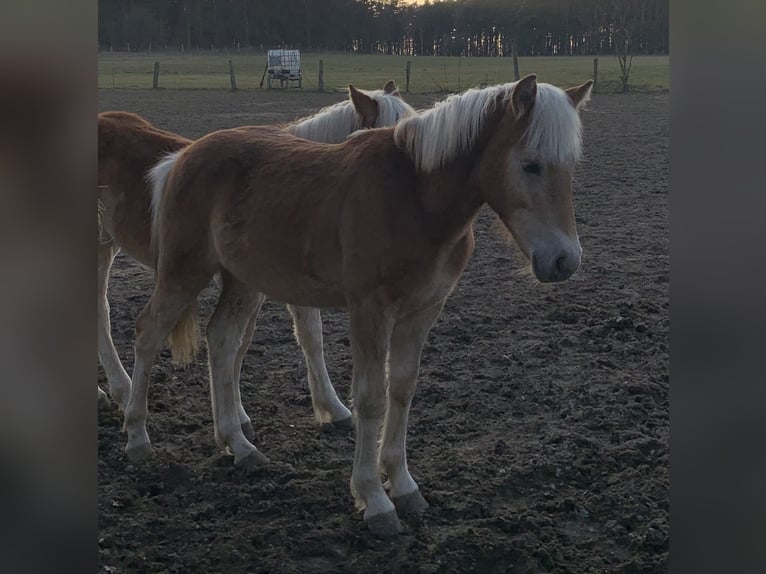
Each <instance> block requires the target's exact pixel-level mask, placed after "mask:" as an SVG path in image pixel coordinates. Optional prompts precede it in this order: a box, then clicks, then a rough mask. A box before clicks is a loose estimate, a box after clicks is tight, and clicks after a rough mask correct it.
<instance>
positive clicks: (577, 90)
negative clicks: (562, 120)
mask: <svg viewBox="0 0 766 574" xmlns="http://www.w3.org/2000/svg"><path fill="white" fill-rule="evenodd" d="M564 91H565V92H566V93H567V96H569V99H570V100H572V104H574V107H575V109H576V110H579V109H580V108H581V107H583V106H584V105H585V104H587V103H588V101H589V100H590V94H591V92H592V91H593V80H588V81H587V82H585V83H584V84H580V85H579V86H575V87H574V88H567V89H566V90H564Z"/></svg>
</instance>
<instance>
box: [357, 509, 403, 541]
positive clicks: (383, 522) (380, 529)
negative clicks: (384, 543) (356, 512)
mask: <svg viewBox="0 0 766 574" xmlns="http://www.w3.org/2000/svg"><path fill="white" fill-rule="evenodd" d="M365 522H366V523H367V528H368V529H369V531H370V533H371V534H372V535H373V536H375V537H376V538H392V537H394V536H396V535H397V534H399V533H400V532H401V531H402V523H401V522H399V517H398V516H397V515H396V511H395V510H392V511H390V512H384V513H382V514H376V515H375V516H371V517H370V518H366V519H365Z"/></svg>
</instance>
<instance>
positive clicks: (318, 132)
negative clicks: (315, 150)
mask: <svg viewBox="0 0 766 574" xmlns="http://www.w3.org/2000/svg"><path fill="white" fill-rule="evenodd" d="M359 91H360V92H363V93H365V94H367V95H368V96H370V98H372V99H373V100H374V101H375V102H376V103H377V104H378V117H377V120H376V121H375V127H376V128H378V127H383V126H392V125H394V124H395V123H396V122H398V121H399V120H400V119H401V118H405V117H407V116H411V115H414V114H415V110H414V109H413V108H412V107H411V106H410V105H409V104H408V103H407V102H405V101H404V100H403V99H402V98H400V97H399V96H394V95H391V94H389V93H388V92H385V91H384V90H372V91H366V90H359ZM362 127H363V126H362V122H361V118H360V117H359V114H357V113H356V110H355V109H354V106H353V104H352V103H351V101H350V100H348V99H346V100H343V101H342V102H338V103H337V104H333V105H332V106H327V107H326V108H322V109H321V110H319V112H317V113H316V114H315V115H313V116H311V117H309V118H305V119H302V120H296V121H295V122H293V123H291V124H288V125H287V126H285V130H287V131H288V132H290V133H291V134H293V135H296V136H298V137H301V138H304V139H308V140H313V141H319V142H323V143H340V142H342V141H344V140H345V139H346V138H347V137H348V135H349V134H350V133H352V132H355V131H356V130H359V129H362Z"/></svg>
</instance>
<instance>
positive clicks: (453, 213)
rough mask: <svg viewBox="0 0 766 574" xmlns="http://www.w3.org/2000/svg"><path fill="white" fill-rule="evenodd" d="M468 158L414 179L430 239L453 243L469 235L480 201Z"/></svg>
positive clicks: (482, 203) (482, 202) (480, 205)
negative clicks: (416, 180) (416, 183)
mask: <svg viewBox="0 0 766 574" xmlns="http://www.w3.org/2000/svg"><path fill="white" fill-rule="evenodd" d="M473 167H474V164H473V162H471V161H470V160H469V159H468V158H461V159H458V160H457V161H453V162H450V164H449V165H447V166H445V167H443V168H440V169H437V170H434V171H432V172H431V173H428V174H421V175H419V176H418V192H419V195H420V201H421V204H422V205H423V210H424V212H425V214H426V220H427V221H428V227H429V232H430V235H431V236H432V237H433V238H435V239H436V240H438V241H440V242H444V243H453V242H455V241H457V240H459V239H460V238H461V237H463V236H464V235H465V234H466V233H469V232H470V231H471V226H472V225H473V222H474V220H475V219H476V216H477V215H478V213H479V210H480V209H481V207H482V205H484V201H483V200H482V198H481V194H480V191H479V187H478V184H477V181H476V180H475V178H474V174H473V169H472V168H473Z"/></svg>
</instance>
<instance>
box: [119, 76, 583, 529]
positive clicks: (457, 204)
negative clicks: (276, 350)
mask: <svg viewBox="0 0 766 574" xmlns="http://www.w3.org/2000/svg"><path fill="white" fill-rule="evenodd" d="M591 86H592V82H591V81H588V82H586V83H585V84H582V85H581V86H577V87H574V88H570V89H568V90H561V89H560V88H557V87H554V86H552V85H549V84H543V83H540V84H538V82H537V79H536V77H535V76H534V75H530V76H527V77H525V78H523V79H522V80H520V81H519V82H516V83H510V84H503V85H498V86H492V87H488V88H485V89H482V90H476V89H472V90H468V91H466V92H464V93H462V94H459V95H454V96H450V97H449V98H447V99H446V100H445V101H443V102H441V103H439V104H437V105H435V106H434V107H433V109H430V110H428V111H425V112H422V113H420V114H418V115H415V116H411V117H408V118H405V119H403V120H401V121H400V122H399V123H398V124H397V125H396V127H391V128H380V129H373V130H368V131H365V132H361V133H358V134H355V135H354V137H351V138H349V139H348V140H346V141H344V142H343V143H340V144H337V145H326V144H318V143H314V142H308V141H305V140H301V139H298V138H296V137H294V136H292V135H290V134H287V133H285V132H284V131H280V130H276V129H274V128H267V127H261V128H240V129H231V130H221V131H218V132H214V133H212V134H209V135H208V136H205V137H203V138H201V139H200V140H198V141H196V142H195V143H193V144H191V145H190V146H188V147H187V148H185V149H184V150H183V151H182V152H181V153H180V154H179V155H178V156H177V158H176V161H175V164H174V165H173V167H172V169H171V170H169V172H164V173H162V174H157V175H158V176H159V177H157V178H155V181H154V193H155V204H154V205H155V212H154V225H155V226H156V228H155V230H154V233H153V238H154V240H155V241H156V244H157V249H158V260H157V280H156V284H155V287H154V291H153V292H152V295H151V298H150V300H149V302H148V303H147V305H146V307H145V308H144V309H143V311H141V313H140V315H139V317H138V319H137V322H136V343H135V345H136V347H135V350H136V362H135V369H134V372H133V380H132V384H133V387H132V390H131V395H130V400H129V402H128V405H127V408H126V411H125V428H126V430H127V434H128V443H127V446H126V451H127V453H128V456H129V457H130V458H131V459H133V460H141V459H143V458H145V457H147V456H149V455H150V453H151V451H152V449H151V445H150V441H149V436H148V434H147V432H146V415H147V392H148V384H149V373H150V369H151V365H152V362H153V361H154V358H155V357H156V355H157V354H158V353H159V351H160V350H161V349H162V348H163V346H164V344H165V341H166V339H167V337H168V335H169V334H170V332H171V330H172V329H173V328H174V326H175V325H176V324H177V323H179V322H180V323H184V322H185V321H190V320H193V317H196V310H195V308H194V303H195V301H196V298H197V295H198V294H199V292H200V291H201V290H202V289H203V288H204V287H205V286H206V285H207V284H208V283H209V282H210V280H211V278H212V277H213V276H214V275H215V274H217V273H218V274H220V276H221V278H222V283H223V290H222V293H221V297H220V300H219V301H218V304H217V307H216V309H215V312H214V313H213V316H212V318H211V319H210V322H209V324H208V327H207V334H206V336H207V344H208V353H209V365H210V376H211V381H212V382H211V384H212V390H213V391H212V392H213V416H214V423H215V437H216V441H217V443H218V445H219V446H220V447H221V448H223V449H226V450H227V451H229V452H231V453H232V454H233V455H234V460H235V463H236V464H240V465H258V464H262V463H264V462H265V461H266V457H265V456H264V455H263V454H261V453H260V451H259V450H258V449H257V448H256V447H255V446H254V445H253V444H251V443H250V441H248V439H247V438H246V437H245V435H244V434H243V432H242V428H241V425H240V420H239V419H238V418H237V416H236V409H235V406H236V400H237V398H236V386H237V369H238V368H239V363H238V361H239V350H240V349H241V346H242V345H243V344H246V342H247V341H248V340H249V339H248V337H249V332H248V326H249V322H250V318H251V316H252V310H253V308H254V307H255V306H256V305H257V303H258V302H259V301H261V300H262V299H263V297H264V296H269V297H272V298H274V299H276V300H280V301H284V302H287V303H290V304H293V305H302V306H311V307H345V308H347V309H348V310H349V318H350V327H351V349H352V358H353V383H352V399H353V408H354V414H355V424H356V444H355V454H354V464H353V471H352V474H351V492H352V494H353V497H354V498H355V500H356V505H357V507H358V508H360V509H364V520H365V521H366V523H367V525H368V528H369V529H370V530H371V531H372V532H373V533H374V534H376V535H379V536H387V535H391V534H394V533H396V532H398V531H399V530H400V529H401V524H400V522H399V518H398V516H397V511H398V512H400V513H407V512H416V513H417V512H422V511H423V510H424V509H425V508H426V507H427V502H426V501H425V499H424V498H423V496H422V495H421V494H420V492H419V490H418V486H417V484H416V483H415V481H414V480H413V478H412V476H411V475H410V473H409V470H408V468H407V461H406V454H405V440H406V433H407V418H408V413H409V409H410V404H411V401H412V397H413V394H414V391H415V381H416V377H417V373H418V369H419V364H420V355H421V350H422V348H423V343H424V341H425V339H426V336H427V334H428V332H429V330H430V329H431V326H432V325H433V323H434V321H435V320H436V318H437V317H438V316H439V313H440V312H441V309H442V306H443V305H444V302H445V300H446V299H447V297H448V296H449V294H450V292H451V291H452V290H453V288H454V287H455V285H456V283H457V281H458V279H459V278H460V276H461V274H462V273H463V270H464V268H465V265H466V263H467V262H468V260H469V258H470V256H471V254H472V252H473V248H474V236H473V222H474V220H475V218H476V216H477V214H478V213H479V210H480V208H481V207H482V206H483V205H484V204H488V205H489V206H490V207H491V208H492V209H493V210H494V211H495V212H496V213H497V215H498V216H499V218H500V220H501V221H502V222H503V223H504V225H505V226H506V227H507V228H508V230H509V231H510V233H511V234H512V235H513V237H514V238H515V240H516V243H517V245H518V246H519V248H520V249H521V251H522V252H523V253H524V255H525V256H526V257H527V258H528V259H529V260H530V261H531V264H532V268H533V270H534V273H535V276H536V277H537V278H538V280H540V281H542V282H552V281H563V280H565V279H567V278H568V277H570V276H571V275H572V274H573V273H574V272H575V270H576V269H577V268H578V266H579V264H580V257H581V252H582V250H581V247H580V242H579V239H578V236H577V230H576V227H575V218H574V212H573V207H572V178H573V174H574V169H575V165H576V162H577V160H578V158H579V156H580V149H581V123H580V117H579V114H578V110H579V108H580V107H581V106H582V105H583V104H584V103H585V102H586V101H587V100H588V99H589V96H590V91H591ZM190 315H191V316H192V319H189V316H190ZM189 332H190V331H189ZM381 422H383V431H382V440H381V443H380V447H379V448H378V433H379V429H380V425H381ZM380 471H382V472H384V473H385V474H386V475H387V476H388V478H389V485H390V492H389V494H387V493H386V491H385V490H384V487H383V484H382V483H381V477H380V473H379V472H380ZM389 495H390V497H389Z"/></svg>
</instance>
